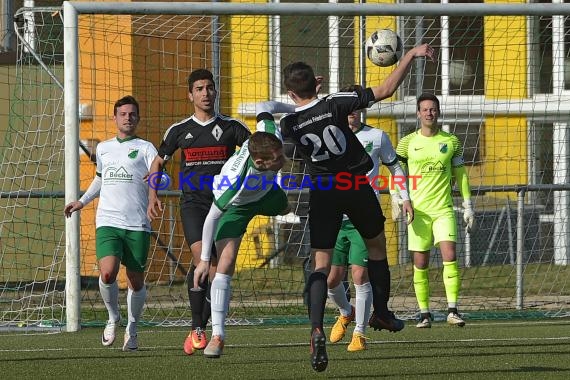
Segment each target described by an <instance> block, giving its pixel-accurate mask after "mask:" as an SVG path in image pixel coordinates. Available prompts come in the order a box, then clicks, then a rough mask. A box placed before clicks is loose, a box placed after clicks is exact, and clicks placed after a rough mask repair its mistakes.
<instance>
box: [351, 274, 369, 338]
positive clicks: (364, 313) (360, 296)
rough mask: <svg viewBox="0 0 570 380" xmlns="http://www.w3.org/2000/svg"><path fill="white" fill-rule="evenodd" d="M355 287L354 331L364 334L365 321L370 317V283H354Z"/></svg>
mask: <svg viewBox="0 0 570 380" xmlns="http://www.w3.org/2000/svg"><path fill="white" fill-rule="evenodd" d="M354 288H355V289H356V305H355V309H356V316H355V318H354V319H355V323H356V327H355V328H354V332H359V333H361V334H364V331H365V330H366V323H367V322H368V318H369V317H370V306H371V305H372V285H370V283H369V282H367V283H366V284H362V285H356V284H355V285H354Z"/></svg>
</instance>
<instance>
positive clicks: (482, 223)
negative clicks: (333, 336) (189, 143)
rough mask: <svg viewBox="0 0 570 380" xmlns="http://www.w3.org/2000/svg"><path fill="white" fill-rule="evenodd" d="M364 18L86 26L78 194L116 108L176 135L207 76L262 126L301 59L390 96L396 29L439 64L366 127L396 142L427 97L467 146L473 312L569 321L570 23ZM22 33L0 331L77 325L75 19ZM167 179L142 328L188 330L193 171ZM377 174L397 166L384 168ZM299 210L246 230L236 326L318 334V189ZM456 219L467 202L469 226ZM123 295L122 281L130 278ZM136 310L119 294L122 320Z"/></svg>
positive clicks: (159, 19) (118, 21) (297, 166)
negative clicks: (260, 118)
mask: <svg viewBox="0 0 570 380" xmlns="http://www.w3.org/2000/svg"><path fill="white" fill-rule="evenodd" d="M286 3H289V2H286ZM369 3H370V2H369ZM165 6H167V4H166V3H165ZM252 6H253V5H252ZM362 16H365V15H362ZM363 21H364V18H362V17H360V16H335V15H329V14H326V13H323V14H320V15H305V14H297V15H288V14H284V15H276V16H275V15H274V16H270V15H262V16H259V15H258V16H240V15H231V16H230V15H227V16H225V15H220V16H198V15H116V14H115V15H111V14H105V15H86V14H85V15H80V16H79V24H78V36H79V67H78V68H77V69H78V72H79V104H80V106H79V110H78V112H79V115H80V116H79V117H80V123H79V133H80V141H78V142H77V149H79V151H80V153H81V154H80V184H79V188H80V189H81V191H84V190H86V188H87V187H88V185H89V183H90V182H91V180H92V178H93V176H94V174H95V165H94V161H93V158H94V153H95V149H96V146H97V143H99V142H101V141H104V140H107V139H110V138H113V137H114V136H115V135H116V127H115V125H114V123H113V120H112V113H113V109H112V108H113V104H114V102H115V101H116V100H117V99H119V98H120V97H122V96H124V95H133V96H135V97H136V98H137V99H138V101H139V102H140V106H141V123H140V126H139V130H138V135H139V136H141V137H143V138H145V139H148V140H150V141H151V142H153V143H154V144H155V145H156V146H158V145H159V144H160V142H161V139H162V137H163V135H164V133H165V131H166V129H167V128H168V127H169V126H170V125H172V124H173V123H175V122H177V121H179V120H182V119H184V118H187V117H188V116H189V115H191V114H192V112H193V110H192V105H191V103H190V102H189V101H188V97H187V94H188V87H187V77H188V74H189V73H190V72H191V71H192V70H195V69H198V68H208V69H210V70H211V71H213V72H214V73H215V75H216V81H217V83H216V85H217V88H218V101H219V105H218V108H219V111H220V112H221V113H223V114H226V115H229V116H232V117H235V118H238V119H241V120H243V121H244V122H245V123H246V124H247V125H248V126H249V127H250V128H251V129H252V130H254V128H255V114H254V104H255V103H256V102H259V101H264V100H268V99H274V100H280V101H288V100H287V94H286V91H285V90H284V88H283V86H282V84H281V74H280V73H281V70H282V68H283V67H284V66H285V65H286V64H287V63H289V62H292V61H298V60H302V61H305V62H307V63H309V64H311V65H312V66H313V67H314V68H315V72H316V73H317V74H319V75H323V76H324V77H325V84H324V86H323V88H322V90H321V94H327V93H332V92H335V91H337V90H338V89H339V88H341V87H343V86H346V85H349V84H354V83H362V82H363V81H364V82H365V83H364V84H365V85H367V86H370V85H375V84H378V83H381V82H382V80H384V78H386V76H387V75H388V74H389V73H390V72H391V71H392V70H393V69H394V67H388V68H380V67H376V66H373V65H372V64H371V63H370V62H369V61H367V60H366V59H362V56H361V54H362V49H361V46H362V41H363V40H364V39H365V38H366V36H367V35H369V34H370V33H371V32H372V31H373V30H376V29H379V28H390V29H393V30H395V31H397V32H398V34H399V35H400V36H401V38H402V40H403V41H404V47H405V50H408V49H409V48H411V47H412V46H414V45H415V44H416V43H417V41H422V42H428V43H430V44H431V45H432V46H433V47H434V48H436V51H437V52H438V57H437V58H438V59H437V62H436V63H433V62H430V61H424V60H420V59H418V60H416V62H415V63H414V65H413V68H412V70H411V72H410V74H409V75H408V76H407V77H406V79H405V81H404V83H403V84H402V85H401V86H400V88H399V90H398V92H397V93H396V94H395V95H394V97H392V98H390V99H387V100H385V101H382V102H381V103H379V104H377V105H375V106H373V107H372V108H371V109H370V110H369V111H368V113H367V116H366V123H367V124H369V125H372V126H374V127H379V128H382V129H383V130H384V131H386V132H387V133H388V134H389V135H390V138H391V140H392V142H393V144H394V145H396V144H397V142H398V140H399V139H400V138H401V137H402V136H404V135H405V134H407V133H409V132H411V131H413V130H415V128H416V127H417V125H416V113H415V106H416V104H415V99H416V96H417V95H418V94H419V93H421V92H422V91H429V92H433V93H435V94H437V95H438V96H440V99H441V101H442V111H443V115H442V118H441V120H442V126H443V128H444V129H445V130H448V131H450V132H453V133H455V134H457V135H458V137H459V139H460V141H462V143H463V144H464V152H465V160H466V164H467V170H468V173H469V175H470V181H471V185H472V191H473V194H474V203H475V210H476V213H477V214H476V216H477V225H478V228H477V230H476V231H474V232H473V233H471V234H469V235H467V234H466V233H465V230H464V229H463V228H462V226H460V228H459V231H460V232H461V233H460V237H459V241H458V244H457V250H458V261H459V264H460V268H461V277H462V288H461V292H460V310H461V311H462V312H463V313H465V315H466V316H467V318H473V319H475V318H503V317H505V318H507V317H508V318H513V317H517V316H518V317H528V316H533V317H534V316H566V315H567V313H568V309H569V308H568V300H569V296H570V289H569V286H570V283H569V281H570V275H569V271H568V267H567V264H568V259H567V256H568V252H567V251H568V246H567V245H566V244H567V242H568V236H567V235H568V230H567V227H566V226H567V224H568V219H567V217H568V214H567V211H565V210H567V209H568V197H567V189H566V188H563V187H562V188H561V187H556V186H560V185H563V184H564V183H568V180H569V178H568V169H567V166H568V164H569V156H568V151H569V150H568V142H569V141H570V138H569V136H568V128H567V127H566V124H565V123H566V119H565V118H566V117H567V115H568V111H569V108H570V107H569V106H568V97H567V95H566V89H568V88H570V76H569V75H568V72H569V71H568V67H570V66H567V65H568V63H567V62H570V61H569V58H567V57H568V52H569V49H568V46H567V43H565V42H564V38H563V36H562V42H561V44H562V45H561V46H559V45H557V42H556V38H555V37H553V36H556V35H557V33H562V34H563V35H564V34H567V33H568V32H566V31H567V30H568V29H569V27H568V26H567V25H570V23H569V22H568V18H567V17H563V18H562V19H561V20H557V19H556V17H554V16H540V17H539V16H524V15H521V16H461V17H460V16H453V17H452V16H445V15H441V16H439V15H438V16H422V17H420V16H368V17H366V18H365V21H366V22H365V23H364V22H363ZM364 25H365V27H364ZM15 27H16V35H17V37H18V50H17V65H16V69H15V70H14V71H13V75H14V78H13V81H11V83H10V108H9V112H8V115H3V116H6V120H7V125H6V126H5V127H3V129H2V130H0V131H1V132H2V134H3V135H2V136H1V138H2V140H1V141H2V146H1V148H0V149H1V150H0V194H1V198H0V219H1V221H0V241H1V247H0V326H28V327H30V326H40V327H41V326H49V325H60V324H63V323H65V299H64V298H65V297H64V287H65V253H66V249H65V220H64V216H63V207H64V198H63V194H64V97H63V83H64V78H63V57H64V51H65V50H64V40H63V16H62V12H61V9H56V8H35V9H21V10H19V11H18V12H17V13H16V17H15ZM558 50H560V51H561V54H562V56H561V57H560V58H559V59H557V58H556V54H555V53H554V52H556V51H558ZM565 102H566V105H565ZM286 148H287V149H286V151H287V154H288V156H289V161H288V163H287V164H286V166H285V167H284V168H283V171H282V175H283V176H285V175H288V174H293V175H297V176H299V175H302V174H303V172H304V167H303V164H302V162H301V161H300V160H299V159H298V157H296V155H295V152H294V149H293V148H292V147H291V146H290V145H287V146H286ZM166 169H167V172H168V174H169V175H170V177H171V178H172V179H173V183H172V187H171V189H170V190H169V191H166V192H163V193H162V195H161V197H162V200H163V201H164V202H165V204H166V207H165V209H164V214H163V216H162V217H161V218H160V219H159V220H158V221H156V222H153V224H152V227H153V233H152V240H151V241H152V246H151V249H150V253H149V260H148V265H147V272H146V283H147V286H148V290H149V292H148V299H147V305H146V307H145V311H144V315H143V319H144V321H145V322H147V323H149V324H154V325H189V323H190V320H191V313H190V309H189V305H188V295H187V287H186V282H187V274H188V272H189V271H190V268H191V265H192V262H191V261H192V260H191V255H190V252H189V248H188V246H187V244H186V242H185V241H184V236H183V232H182V226H181V221H180V209H179V192H178V191H177V189H178V185H179V177H178V173H179V170H180V158H179V157H178V156H176V157H175V159H174V160H173V162H170V163H169V164H168V166H167V168H166ZM380 174H381V175H387V174H388V172H387V170H386V169H385V168H383V169H381V172H380ZM519 185H520V188H519V187H517V186H519ZM525 186H527V187H528V186H530V187H528V188H526V187H525ZM290 187H291V186H290ZM293 187H294V186H293ZM522 188H524V189H525V191H524V192H522V194H521V189H522ZM117 196H120V194H119V195H117ZM288 196H289V200H290V202H291V204H292V205H293V206H294V209H295V213H296V215H297V216H298V217H299V219H298V221H295V222H296V223H291V222H292V221H291V220H289V221H288V220H274V219H272V218H265V217H257V218H255V219H254V220H253V221H252V222H251V223H250V226H249V228H248V231H247V233H246V234H245V236H244V239H243V242H242V245H241V248H240V252H239V255H238V262H237V269H236V273H235V275H234V277H233V281H232V301H231V310H230V312H229V315H228V318H229V323H232V322H235V323H262V322H266V323H273V322H275V323H296V322H301V321H306V307H305V306H304V300H303V289H304V285H305V275H306V270H305V266H306V258H307V257H308V254H309V231H308V224H307V212H308V194H307V193H306V192H305V191H300V190H298V189H289V190H288ZM380 200H381V204H382V208H383V210H384V212H385V214H386V216H387V222H386V226H385V228H386V236H387V240H388V256H389V262H390V265H391V273H392V291H391V300H390V308H391V309H392V310H394V311H395V312H396V313H397V315H399V316H400V317H403V318H413V317H415V316H416V314H417V304H416V299H415V294H414V289H413V280H412V277H413V273H412V263H411V259H410V255H409V253H408V251H407V248H406V231H405V226H404V225H403V224H402V222H401V221H400V222H394V221H392V220H391V218H390V207H389V196H388V195H386V192H383V194H382V195H380ZM521 200H522V201H521ZM460 205H461V200H460V199H459V198H458V197H456V206H457V207H456V213H457V217H458V223H461V221H462V209H461V207H460ZM96 206H97V201H95V202H93V203H92V204H90V205H89V206H88V207H86V208H85V209H84V210H82V212H81V217H80V225H81V233H80V255H81V267H80V272H81V273H80V275H81V311H82V314H81V321H82V323H83V324H84V325H85V324H101V323H103V322H104V321H105V320H106V319H107V313H106V311H105V309H104V306H103V302H102V300H101V298H100V296H99V292H98V269H97V262H96V258H95V209H96ZM521 221H522V224H520V222H521ZM297 222H298V223H297ZM371 223H374V221H371ZM431 261H432V263H431V270H430V285H431V307H432V308H433V310H434V311H435V312H436V316H437V315H438V312H442V313H443V312H444V311H445V310H446V308H447V304H446V301H445V290H444V287H443V278H442V264H441V256H440V255H439V252H438V251H437V250H435V249H434V250H433V251H432V259H431ZM348 281H349V284H350V278H349V279H348ZM119 284H120V286H121V288H123V289H124V288H125V287H126V277H125V275H124V273H123V272H121V273H120V275H119ZM521 284H522V287H521ZM517 286H518V288H517ZM523 289H524V291H523ZM520 292H523V293H522V294H521V293H520ZM521 295H522V299H523V300H524V303H523V304H522V305H521V304H520V299H521ZM125 297H126V292H121V305H122V306H121V307H122V308H123V313H126V311H125V310H124V307H125V306H124V305H126V302H125ZM329 306H331V305H329ZM521 306H522V307H521ZM331 308H332V306H331ZM327 315H328V317H330V318H332V317H333V316H334V315H335V312H334V311H333V310H332V309H331V310H329V312H328V313H327ZM441 315H443V314H441Z"/></svg>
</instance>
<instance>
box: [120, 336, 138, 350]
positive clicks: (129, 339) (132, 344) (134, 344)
mask: <svg viewBox="0 0 570 380" xmlns="http://www.w3.org/2000/svg"><path fill="white" fill-rule="evenodd" d="M138 349H139V342H138V340H137V336H136V335H129V333H127V332H126V333H125V341H124V343H123V351H125V352H129V351H136V350H138Z"/></svg>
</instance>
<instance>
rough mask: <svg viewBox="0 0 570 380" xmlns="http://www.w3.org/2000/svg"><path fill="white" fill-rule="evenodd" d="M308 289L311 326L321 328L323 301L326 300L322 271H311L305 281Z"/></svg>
mask: <svg viewBox="0 0 570 380" xmlns="http://www.w3.org/2000/svg"><path fill="white" fill-rule="evenodd" d="M307 286H308V289H309V318H310V320H311V327H312V329H313V330H314V329H315V328H317V327H318V328H320V329H321V331H322V330H323V318H324V315H325V303H326V301H327V275H326V274H324V273H323V272H313V273H311V275H310V276H309V280H308V281H307Z"/></svg>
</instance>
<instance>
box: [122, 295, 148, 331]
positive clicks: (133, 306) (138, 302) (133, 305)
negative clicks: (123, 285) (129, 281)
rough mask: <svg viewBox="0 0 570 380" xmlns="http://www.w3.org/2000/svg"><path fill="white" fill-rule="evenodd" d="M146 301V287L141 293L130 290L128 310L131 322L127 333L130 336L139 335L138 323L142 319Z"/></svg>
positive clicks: (128, 324)
mask: <svg viewBox="0 0 570 380" xmlns="http://www.w3.org/2000/svg"><path fill="white" fill-rule="evenodd" d="M145 300H146V286H143V287H142V288H141V289H140V290H139V291H136V292H135V291H134V290H132V289H131V288H129V291H128V292H127V310H128V313H129V322H128V323H127V333H128V334H129V335H130V336H134V335H137V323H138V321H139V320H140V318H141V315H142V311H143V307H144V301H145Z"/></svg>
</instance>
